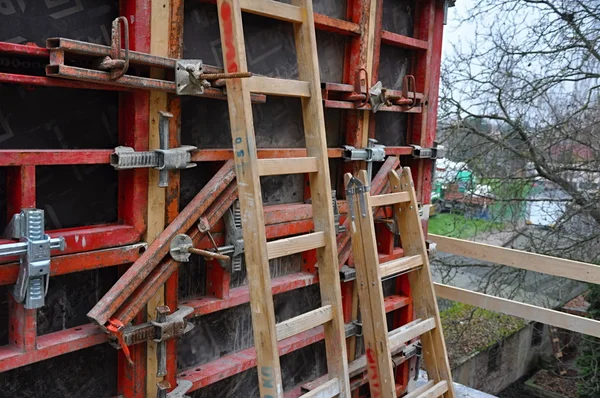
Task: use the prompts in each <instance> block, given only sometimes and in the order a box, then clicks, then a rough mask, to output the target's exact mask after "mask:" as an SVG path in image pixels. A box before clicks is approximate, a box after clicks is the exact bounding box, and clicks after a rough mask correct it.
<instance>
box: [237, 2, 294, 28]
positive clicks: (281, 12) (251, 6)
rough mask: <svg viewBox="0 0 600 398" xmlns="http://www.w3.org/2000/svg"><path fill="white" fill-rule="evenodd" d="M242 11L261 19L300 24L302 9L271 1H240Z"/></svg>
mask: <svg viewBox="0 0 600 398" xmlns="http://www.w3.org/2000/svg"><path fill="white" fill-rule="evenodd" d="M240 6H241V7H242V10H243V11H245V12H248V13H251V14H257V15H261V16H263V17H268V18H273V19H278V20H280V21H287V22H296V23H298V22H299V23H301V22H302V21H303V18H302V9H301V8H300V7H296V6H292V5H289V4H285V3H281V2H279V1H273V0H240Z"/></svg>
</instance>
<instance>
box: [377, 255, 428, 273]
mask: <svg viewBox="0 0 600 398" xmlns="http://www.w3.org/2000/svg"><path fill="white" fill-rule="evenodd" d="M422 266H423V256H421V255H420V254H417V255H415V256H409V257H401V258H397V259H395V260H392V261H388V262H386V263H383V264H381V266H380V267H379V275H380V276H381V277H382V278H385V277H386V276H390V275H394V274H401V273H405V272H409V271H414V270H416V269H418V268H420V267H422Z"/></svg>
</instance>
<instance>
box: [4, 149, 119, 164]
mask: <svg viewBox="0 0 600 398" xmlns="http://www.w3.org/2000/svg"><path fill="white" fill-rule="evenodd" d="M112 152H113V151H112V150H111V149H2V150H0V166H23V165H37V166H42V165H44V166H48V165H68V164H109V163H110V154H111V153H112Z"/></svg>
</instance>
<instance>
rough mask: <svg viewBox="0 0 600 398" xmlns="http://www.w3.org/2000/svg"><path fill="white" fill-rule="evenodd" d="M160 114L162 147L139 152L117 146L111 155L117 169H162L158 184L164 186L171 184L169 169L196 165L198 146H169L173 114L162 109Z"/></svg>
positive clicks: (188, 167) (111, 161) (187, 167)
mask: <svg viewBox="0 0 600 398" xmlns="http://www.w3.org/2000/svg"><path fill="white" fill-rule="evenodd" d="M159 114H160V120H159V138H160V149H155V150H154V151H144V152H137V151H135V150H134V149H133V148H131V147H126V146H120V147H116V148H115V151H114V152H113V153H112V154H111V155H110V165H111V166H113V167H114V168H115V170H128V169H137V168H150V167H152V168H155V169H157V170H160V175H159V180H158V186H159V187H162V188H164V187H167V186H169V170H174V169H190V168H192V167H196V163H191V160H192V154H191V152H193V151H195V150H196V149H198V148H196V147H195V146H191V145H183V146H180V147H179V148H169V119H170V118H172V117H173V115H172V114H171V113H168V112H162V111H161V112H159Z"/></svg>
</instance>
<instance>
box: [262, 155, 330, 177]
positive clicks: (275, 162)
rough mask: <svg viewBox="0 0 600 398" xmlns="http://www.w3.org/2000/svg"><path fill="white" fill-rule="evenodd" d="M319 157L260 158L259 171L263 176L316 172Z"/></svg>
mask: <svg viewBox="0 0 600 398" xmlns="http://www.w3.org/2000/svg"><path fill="white" fill-rule="evenodd" d="M317 166H318V165H317V158H314V157H311V158H282V159H259V160H258V173H259V174H260V175H261V176H276V175H284V174H302V173H316V172H317V170H318V167H317Z"/></svg>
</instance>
